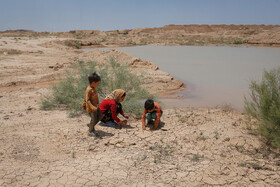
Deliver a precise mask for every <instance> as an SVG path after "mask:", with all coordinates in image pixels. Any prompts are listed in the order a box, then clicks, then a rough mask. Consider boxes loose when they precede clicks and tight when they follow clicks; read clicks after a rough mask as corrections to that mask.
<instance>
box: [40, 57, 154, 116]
mask: <svg viewBox="0 0 280 187" xmlns="http://www.w3.org/2000/svg"><path fill="white" fill-rule="evenodd" d="M97 67H99V68H97ZM93 72H98V73H99V74H100V76H101V82H100V84H99V86H98V87H97V92H98V94H99V102H101V101H102V100H103V99H104V97H105V96H107V95H108V94H109V93H111V92H112V91H113V90H115V89H119V88H121V89H123V90H126V91H127V96H126V98H125V100H124V101H123V103H122V104H123V108H124V111H125V112H128V113H133V114H134V115H135V116H136V117H140V115H141V114H142V112H143V104H142V102H141V101H142V100H144V99H147V98H153V96H152V95H151V94H149V93H148V92H147V91H146V90H145V89H144V88H142V87H141V86H140V84H141V81H140V77H138V76H136V75H134V74H132V73H131V72H130V71H129V70H128V67H127V66H126V65H121V64H119V63H117V62H116V61H115V59H113V58H111V59H110V61H109V62H108V63H107V64H106V65H103V66H97V63H96V62H92V61H89V62H87V63H85V62H83V61H78V62H77V63H75V64H74V65H73V71H72V72H67V76H66V79H65V80H62V81H61V82H60V83H58V84H57V85H55V86H54V87H53V89H52V94H51V95H50V96H49V97H46V98H45V99H43V100H42V101H41V109H45V110H46V109H52V108H55V107H56V108H57V107H65V108H66V109H68V110H69V111H70V116H72V117H74V116H77V115H80V114H81V113H82V112H83V111H82V109H81V105H82V103H83V101H84V94H85V90H86V88H87V86H88V85H89V83H88V75H89V74H91V73H93Z"/></svg>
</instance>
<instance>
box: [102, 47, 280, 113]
mask: <svg viewBox="0 0 280 187" xmlns="http://www.w3.org/2000/svg"><path fill="white" fill-rule="evenodd" d="M115 49H118V50H121V51H124V52H126V53H129V54H131V55H133V56H136V57H139V58H141V59H142V60H149V61H151V62H152V63H154V64H157V65H158V66H159V68H160V69H161V70H163V71H166V72H168V73H170V74H171V75H172V76H174V77H175V78H177V79H179V80H181V81H182V82H184V83H185V84H186V85H187V88H186V89H185V90H184V91H182V92H180V93H178V94H183V95H184V97H183V98H180V99H168V98H163V99H162V101H163V102H164V103H165V105H166V106H167V107H216V106H220V105H224V104H229V105H231V106H232V107H233V108H235V109H239V110H242V109H243V103H244V96H248V93H249V89H248V86H249V83H250V81H251V80H261V77H262V73H263V70H264V69H266V70H270V69H271V68H275V67H279V66H280V49H279V48H255V47H225V46H137V47H121V48H115ZM106 50H107V49H106Z"/></svg>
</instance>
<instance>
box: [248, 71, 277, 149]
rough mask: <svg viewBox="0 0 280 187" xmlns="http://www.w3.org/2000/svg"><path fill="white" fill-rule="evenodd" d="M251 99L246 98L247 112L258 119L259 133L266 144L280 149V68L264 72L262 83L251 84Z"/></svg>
mask: <svg viewBox="0 0 280 187" xmlns="http://www.w3.org/2000/svg"><path fill="white" fill-rule="evenodd" d="M250 91H251V93H250V97H251V99H250V100H248V99H247V98H246V97H245V110H246V112H247V113H248V114H249V115H250V116H252V117H254V118H255V119H257V122H256V125H257V129H258V132H259V133H260V135H262V136H263V137H264V138H265V140H266V143H267V144H268V145H270V146H272V147H276V148H277V147H278V148H279V147H280V67H279V68H276V69H272V70H271V71H269V72H267V71H264V74H263V78H262V81H261V82H260V83H257V82H256V81H252V82H251V84H250Z"/></svg>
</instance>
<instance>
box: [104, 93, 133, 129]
mask: <svg viewBox="0 0 280 187" xmlns="http://www.w3.org/2000/svg"><path fill="white" fill-rule="evenodd" d="M125 96H126V92H125V91H124V90H122V89H117V90H114V91H113V92H112V93H111V94H109V95H108V96H107V97H106V98H105V99H104V100H103V101H102V102H101V103H100V105H99V108H100V110H101V113H102V115H103V118H102V120H101V121H102V122H103V123H105V124H106V123H108V122H116V123H119V124H121V125H126V124H127V120H123V121H122V120H120V119H119V118H118V114H119V113H120V114H121V115H122V116H123V117H125V118H127V119H128V116H127V115H125V114H124V112H123V110H122V105H121V102H122V101H123V100H124V98H125Z"/></svg>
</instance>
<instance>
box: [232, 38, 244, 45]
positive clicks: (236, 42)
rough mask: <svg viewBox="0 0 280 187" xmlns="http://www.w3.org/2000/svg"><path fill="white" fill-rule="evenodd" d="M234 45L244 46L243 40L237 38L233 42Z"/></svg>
mask: <svg viewBox="0 0 280 187" xmlns="http://www.w3.org/2000/svg"><path fill="white" fill-rule="evenodd" d="M233 44H243V40H242V39H240V38H236V39H235V40H234V41H233Z"/></svg>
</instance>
